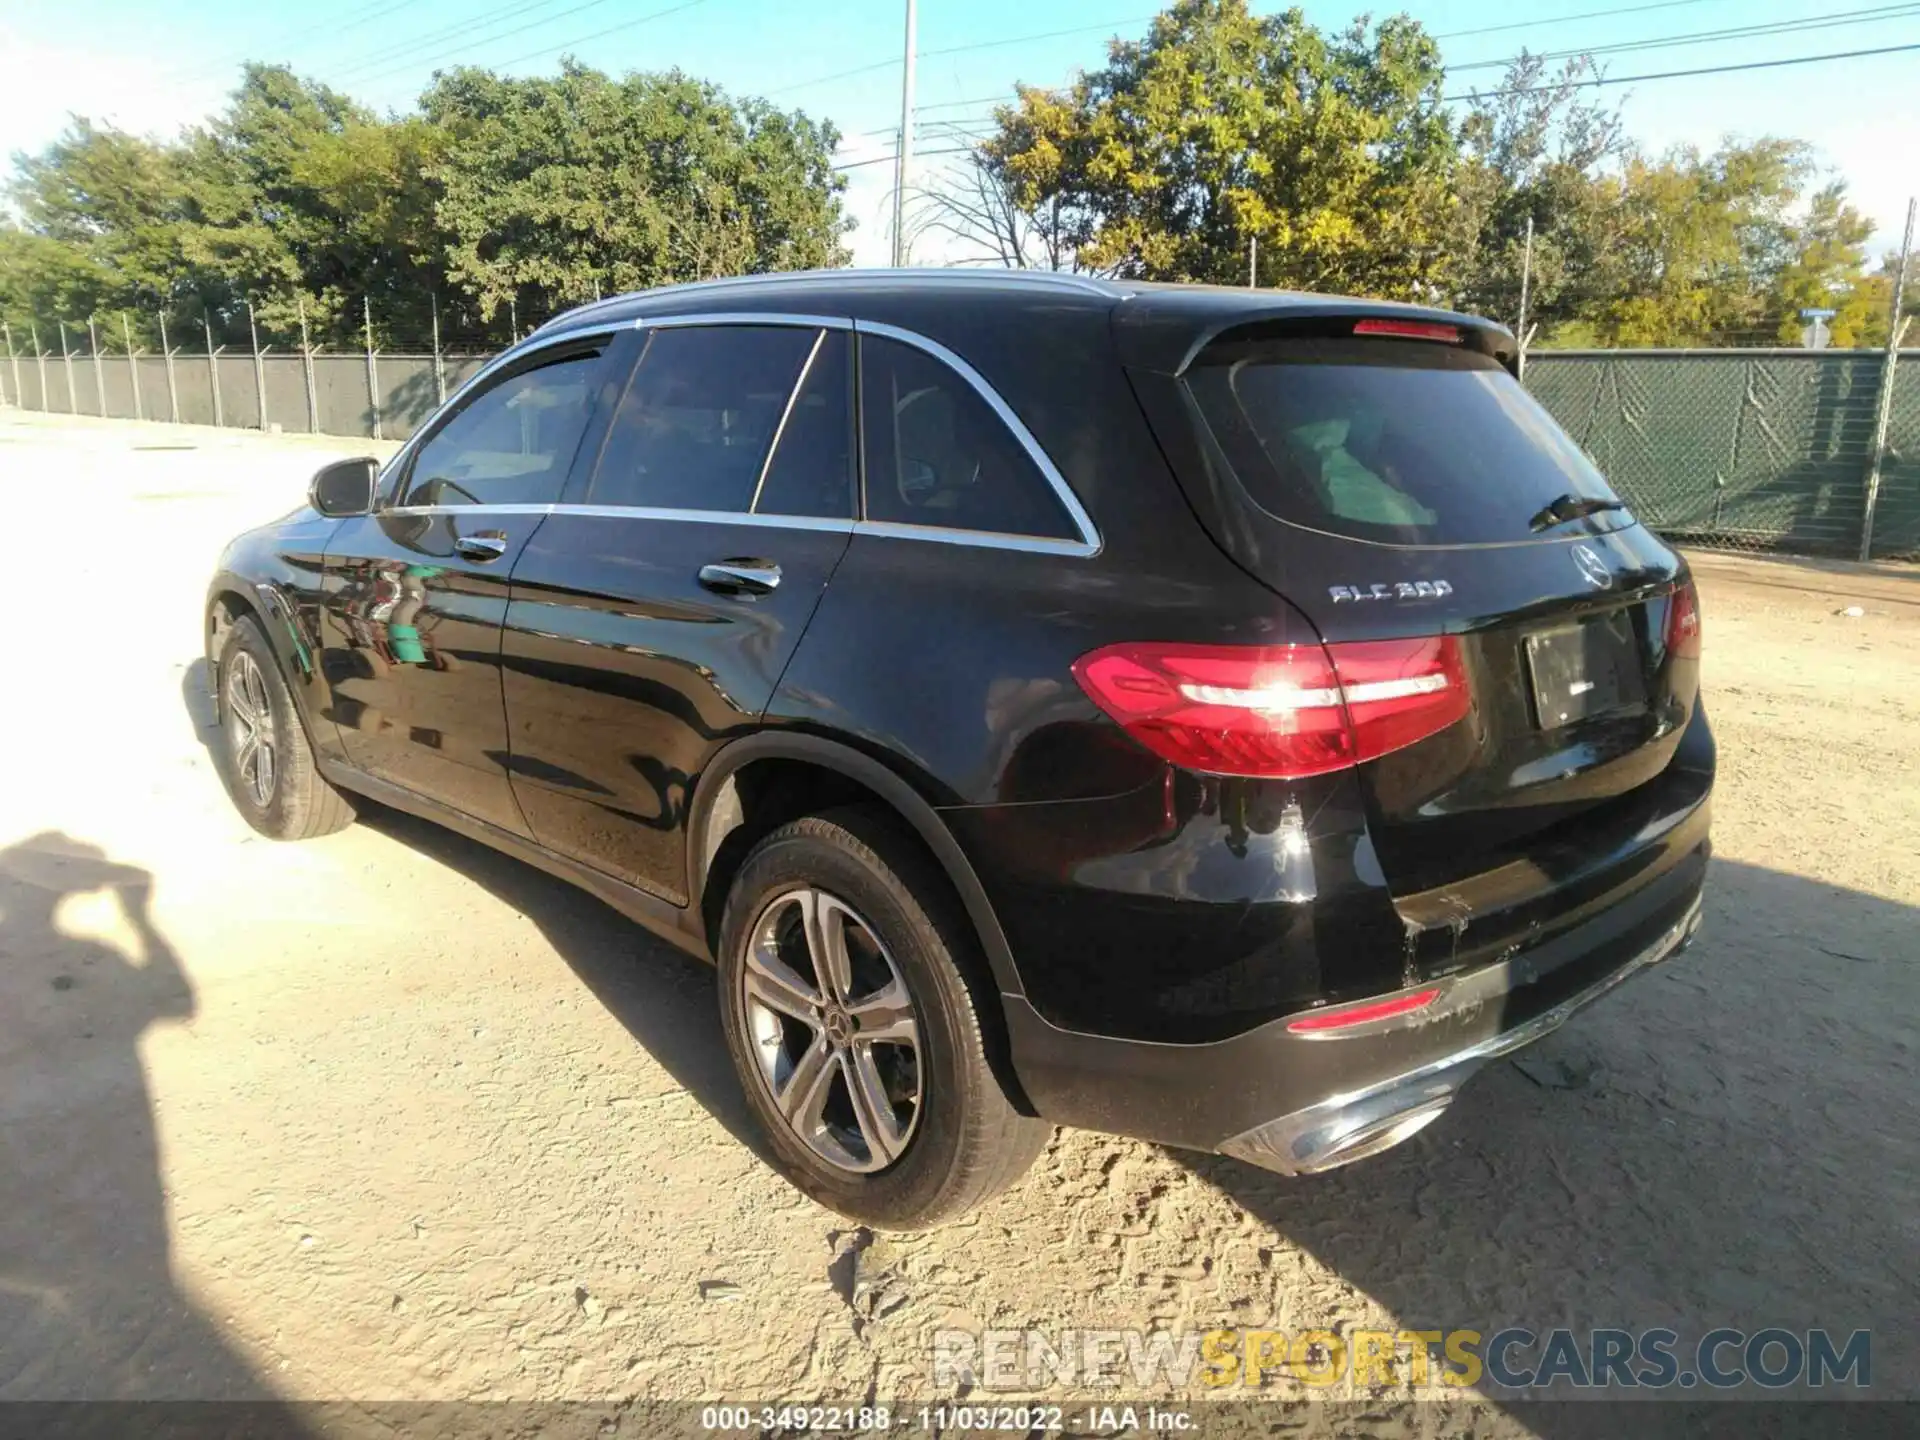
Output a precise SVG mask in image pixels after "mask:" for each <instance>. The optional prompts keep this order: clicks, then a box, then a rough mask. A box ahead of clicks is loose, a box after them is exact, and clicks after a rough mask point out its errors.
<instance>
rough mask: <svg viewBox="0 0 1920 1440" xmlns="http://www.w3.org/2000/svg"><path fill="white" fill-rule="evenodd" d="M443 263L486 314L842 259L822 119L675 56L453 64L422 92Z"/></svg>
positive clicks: (836, 180)
mask: <svg viewBox="0 0 1920 1440" xmlns="http://www.w3.org/2000/svg"><path fill="white" fill-rule="evenodd" d="M422 106H423V108H424V111H425V115H426V118H427V121H428V122H429V123H430V124H431V125H433V126H434V127H435V128H436V129H437V130H438V131H439V132H440V134H441V136H442V144H443V146H444V148H443V150H442V151H441V153H440V155H439V158H438V160H437V161H436V163H435V164H434V165H433V166H432V167H431V169H430V171H429V174H430V178H431V179H432V180H433V182H434V183H435V184H436V185H437V186H438V187H439V192H440V194H439V199H438V202H437V205H436V209H435V214H436V216H437V218H438V221H439V224H440V225H441V227H442V228H443V230H444V231H445V233H446V235H447V237H448V249H447V260H448V268H449V272H450V274H451V276H452V278H453V279H454V281H455V282H456V283H458V284H459V285H461V286H463V287H464V288H465V289H466V290H467V291H468V292H469V293H471V294H472V295H473V296H474V297H475V298H476V299H477V300H478V301H479V303H480V305H481V307H482V310H483V312H484V313H486V314H488V315H491V314H493V313H495V312H496V311H498V310H500V309H502V308H504V307H505V306H506V304H507V303H508V302H509V301H510V300H513V301H518V302H520V303H521V304H522V307H523V309H522V313H523V314H524V313H527V308H528V302H529V300H530V299H531V300H532V301H534V302H535V303H536V304H537V303H542V302H543V303H544V304H545V305H547V306H556V307H557V306H559V305H565V304H574V303H578V302H580V301H584V300H591V299H592V298H593V297H594V296H595V295H596V294H598V293H613V292H617V291H622V290H633V289H640V288H643V287H646V286H650V285H660V284H666V283H670V282H674V281H681V280H694V279H701V278H706V277H711V276H717V275H729V274H739V273H748V272H753V271H764V270H788V269H805V268H812V267H819V266H831V265H839V264H844V263H845V262H846V259H847V252H846V250H845V248H844V245H843V244H842V237H843V236H844V235H845V233H846V231H847V230H848V229H849V228H850V226H849V222H848V221H847V220H846V219H845V217H844V216H843V214H842V213H841V206H840V192H841V190H842V188H843V187H844V181H843V180H842V179H841V178H840V177H839V176H838V175H836V174H835V173H834V172H833V170H832V168H831V157H832V153H833V149H834V146H835V145H836V144H837V143H838V140H839V135H838V132H836V131H835V130H834V128H833V127H832V126H831V125H827V124H820V123H816V122H815V121H812V120H810V119H808V118H807V117H806V116H805V115H803V114H800V113H798V112H786V111H781V110H777V109H774V108H773V107H771V106H767V105H765V104H762V103H760V102H757V101H745V102H735V101H733V100H731V99H729V98H728V97H727V96H726V94H725V93H724V92H723V91H721V90H720V89H718V88H717V87H715V86H712V85H709V84H706V83H705V82H703V81H699V80H695V79H692V78H690V77H688V76H686V75H683V74H680V73H679V72H677V71H673V72H668V73H665V74H658V75H629V76H627V77H626V78H625V79H623V80H613V79H610V78H608V77H607V76H606V75H603V74H601V73H600V72H599V71H597V70H590V69H587V68H586V67H584V66H581V65H578V64H576V63H574V62H573V61H572V60H567V61H565V62H563V65H562V68H561V73H560V74H559V75H558V76H557V77H552V78H536V79H509V78H506V77H503V76H499V75H495V74H493V73H491V72H490V71H486V70H477V69H461V70H455V71H453V72H451V73H449V74H444V75H441V76H439V77H438V78H437V80H436V82H435V84H434V86H433V88H432V89H430V90H429V91H428V92H427V93H426V95H425V96H424V97H423V98H422Z"/></svg>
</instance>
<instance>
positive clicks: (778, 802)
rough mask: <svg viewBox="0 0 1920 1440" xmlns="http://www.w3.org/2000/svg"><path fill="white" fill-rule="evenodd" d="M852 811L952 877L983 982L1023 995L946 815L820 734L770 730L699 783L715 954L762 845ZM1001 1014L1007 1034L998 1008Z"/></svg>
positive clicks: (695, 812)
mask: <svg viewBox="0 0 1920 1440" xmlns="http://www.w3.org/2000/svg"><path fill="white" fill-rule="evenodd" d="M849 805H863V806H867V807H869V808H877V809H881V810H884V811H886V812H888V813H889V814H890V815H891V816H892V817H893V819H894V820H896V821H897V822H899V825H900V828H902V829H903V830H904V831H905V832H906V837H905V838H909V839H913V840H917V841H918V842H919V845H920V847H921V848H922V849H923V850H925V851H926V853H927V854H928V856H929V857H930V858H931V860H932V861H933V863H934V866H935V868H936V869H938V870H939V871H940V872H941V873H942V874H944V875H945V877H946V879H947V882H948V884H949V885H950V886H951V887H952V892H953V898H954V899H955V900H956V901H957V902H958V904H959V907H960V910H961V912H962V914H963V915H964V916H965V918H966V920H967V921H968V922H969V926H970V929H971V930H972V932H973V936H974V938H975V939H976V940H977V941H978V943H979V949H980V953H981V954H982V955H983V956H984V957H985V959H986V963H987V967H988V970H989V972H990V973H989V974H988V975H987V976H984V977H982V978H983V979H986V980H989V981H990V982H991V983H992V985H993V987H994V989H995V990H996V991H998V992H999V993H1000V994H1005V995H1021V994H1024V990H1023V988H1022V986H1021V984H1020V977H1019V972H1018V970H1017V969H1016V968H1015V965H1014V962H1013V954H1012V951H1011V950H1010V949H1009V947H1008V945H1007V938H1006V934H1005V932H1004V931H1002V930H1001V928H1000V922H999V919H998V918H997V917H996V916H995V914H994V912H993V906H992V904H991V903H990V902H989V901H988V899H987V893H986V889H985V887H984V886H982V885H981V883H980V877H979V876H978V875H977V874H975V873H974V869H973V866H972V864H971V863H970V862H969V861H968V860H967V857H966V855H965V853H964V852H963V851H962V850H961V849H960V845H959V843H958V842H957V841H956V840H955V839H954V838H953V834H952V832H951V831H950V830H948V829H947V827H946V825H945V823H944V822H943V821H942V820H941V819H940V816H939V812H937V811H936V810H935V809H934V808H933V806H932V805H931V804H930V803H928V801H927V800H926V798H925V797H924V796H922V795H921V794H920V793H919V792H918V791H917V790H915V789H914V788H913V786H912V785H910V784H909V783H908V782H907V781H906V780H904V779H902V778H901V777H900V776H899V775H897V774H896V773H894V772H893V771H892V770H889V769H888V768H887V767H886V766H885V765H883V764H881V763H880V762H879V761H877V760H875V759H873V758H872V757H871V756H868V755H865V754H862V753H861V752H860V751H858V750H855V749H853V748H852V747H851V746H847V745H843V744H840V743H839V742H837V741H833V740H829V739H826V738H824V737H822V736H817V735H786V734H781V733H779V732H777V731H763V732H761V733H760V734H757V735H750V736H747V737H746V738H744V739H741V740H736V741H734V742H733V743H732V744H731V745H728V746H727V747H726V749H724V750H722V751H721V752H720V754H719V755H718V756H717V757H716V758H715V759H714V761H713V763H711V764H710V765H709V766H708V767H707V769H706V772H705V773H704V774H703V775H702V776H701V778H700V783H699V785H698V786H697V787H696V789H695V792H694V799H693V804H692V806H691V807H690V809H689V812H688V823H687V839H688V844H687V856H688V868H689V875H688V891H687V893H688V895H689V896H690V897H691V898H692V907H691V910H690V912H689V917H688V918H689V921H690V922H691V923H692V924H694V925H697V926H699V927H700V933H701V936H702V938H703V939H704V940H705V941H706V942H707V945H708V949H709V953H716V954H717V951H716V949H715V947H716V946H717V944H718V936H719V919H720V915H721V912H722V911H723V910H724V909H725V907H726V897H727V889H728V887H729V886H730V885H731V883H732V879H733V875H734V874H735V873H736V872H737V870H738V868H739V866H740V863H741V861H742V860H744V859H745V857H746V853H747V852H748V851H749V850H751V849H752V848H753V846H754V844H755V843H756V842H757V841H758V840H759V839H760V838H761V836H763V835H766V834H769V833H771V832H772V831H773V830H775V829H778V828H779V827H780V826H781V825H784V824H786V823H787V822H788V821H790V820H794V819H797V818H799V817H800V816H801V815H807V814H820V813H822V812H824V811H827V810H832V809H837V808H842V807H845V806H849ZM992 1008H993V1010H994V1012H995V1015H994V1018H995V1021H996V1027H997V1028H998V1026H999V1022H1000V1021H1001V1016H1000V1014H999V1011H1000V1008H1001V1007H1000V1006H999V1004H998V1003H997V1000H996V1003H995V1004H994V1006H993V1007H992ZM995 1040H996V1043H995V1045H994V1049H995V1051H997V1052H998V1053H997V1055H996V1057H995V1061H996V1063H995V1068H996V1070H998V1071H999V1072H1000V1075H1001V1079H1002V1082H1003V1083H1005V1084H1007V1085H1008V1086H1009V1093H1010V1094H1016V1095H1017V1094H1018V1093H1019V1092H1018V1086H1017V1082H1015V1081H1014V1078H1013V1072H1012V1066H1011V1064H1010V1063H1004V1062H1005V1061H1006V1055H1007V1051H1006V1049H1005V1035H1004V1033H1002V1034H1001V1035H999V1036H997V1037H995ZM1016 1103H1024V1102H1022V1101H1017V1102H1016Z"/></svg>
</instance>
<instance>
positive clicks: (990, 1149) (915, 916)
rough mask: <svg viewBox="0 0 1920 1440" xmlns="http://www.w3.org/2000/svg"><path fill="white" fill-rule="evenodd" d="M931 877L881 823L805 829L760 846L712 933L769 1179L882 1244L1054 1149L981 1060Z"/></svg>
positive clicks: (817, 819) (862, 815) (965, 986)
mask: <svg viewBox="0 0 1920 1440" xmlns="http://www.w3.org/2000/svg"><path fill="white" fill-rule="evenodd" d="M941 878H942V877H939V876H938V875H937V874H936V873H935V872H934V870H933V867H932V866H931V864H930V863H929V862H928V861H927V860H926V859H925V857H924V856H923V855H921V854H920V853H919V852H918V850H917V848H916V847H914V846H913V845H912V844H911V842H909V841H908V840H907V839H906V837H905V836H904V835H902V834H901V833H900V832H899V830H898V828H897V827H896V826H894V825H892V824H891V823H890V822H889V821H888V820H887V819H886V818H885V817H882V816H879V815H876V814H874V813H872V812H869V811H866V810H862V809H853V810H841V811H835V812H833V813H831V814H827V815H816V816H808V817H806V818H804V819H800V820H796V821H793V822H792V823H791V824H788V825H784V826H782V827H781V828H780V829H778V830H775V831H774V832H773V833H772V834H770V835H768V836H767V837H766V838H765V839H763V840H762V841H761V842H760V843H759V844H758V845H756V846H755V847H754V849H753V850H752V852H751V853H750V854H749V855H748V856H747V858H746V861H745V862H744V863H743V864H742V865H741V867H740V873H739V874H738V875H737V876H736V877H735V879H734V882H733V886H732V889H731V890H730V891H729V893H728V897H727V906H726V913H725V916H724V918H723V920H722V923H721V951H720V982H721V983H720V994H721V1012H722V1014H721V1019H722V1024H723V1025H724V1027H725V1030H726V1036H727V1047H728V1049H729V1051H730V1052H731V1053H732V1056H733V1062H734V1068H735V1069H736V1070H737V1071H738V1072H739V1075H740V1081H741V1084H742V1085H743V1086H744V1087H745V1089H746V1093H747V1099H748V1102H749V1104H750V1105H751V1106H752V1108H753V1110H754V1113H755V1115H756V1116H757V1117H758V1119H759V1121H760V1124H761V1127H762V1128H763V1129H764V1130H765V1132H766V1135H767V1140H768V1145H769V1147H770V1149H771V1150H772V1153H773V1158H774V1161H775V1164H776V1166H777V1167H778V1168H779V1170H780V1172H781V1173H782V1174H783V1175H784V1176H786V1178H787V1179H788V1180H789V1181H791V1182H792V1183H793V1184H794V1185H795V1186H797V1187H798V1188H799V1189H800V1190H802V1191H804V1192H805V1193H806V1194H808V1195H810V1196H812V1197H813V1198H814V1199H815V1200H818V1201H819V1202H820V1203H821V1204H823V1205H826V1206H828V1207H829V1208H831V1209H834V1210H837V1211H839V1212H840V1213H841V1214H843V1215H847V1216H850V1217H851V1218H853V1219H856V1220H863V1221H866V1222H868V1223H870V1224H874V1225H878V1226H881V1227H883V1228H886V1229H890V1230H917V1229H924V1228H928V1227H931V1226H933V1225H937V1224H939V1223H941V1222H943V1221H946V1220H950V1219H953V1218H955V1217H956V1216H958V1215H960V1214H962V1213H964V1212H965V1211H967V1210H970V1209H972V1208H973V1207H974V1206H975V1205H978V1204H979V1203H980V1202H982V1201H983V1200H985V1199H987V1198H988V1197H990V1196H992V1195H994V1194H997V1193H998V1192H999V1191H1001V1190H1003V1189H1005V1188H1006V1187H1007V1186H1008V1185H1010V1184H1012V1183H1013V1181H1015V1180H1017V1179H1018V1178H1019V1177H1020V1176H1021V1175H1022V1174H1023V1173H1024V1172H1025V1171H1026V1169H1027V1168H1028V1166H1030V1165H1031V1164H1032V1163H1033V1160H1034V1157H1035V1156H1037V1155H1038V1154H1039V1153H1040V1151H1041V1150H1042V1149H1043V1148H1044V1147H1045V1145H1046V1142H1047V1138H1048V1136H1049V1135H1050V1134H1051V1133H1052V1130H1051V1127H1050V1126H1048V1125H1047V1124H1045V1123H1044V1122H1042V1121H1039V1120H1035V1119H1031V1118H1029V1117H1027V1116H1025V1115H1022V1114H1020V1113H1019V1111H1017V1110H1016V1109H1015V1108H1014V1107H1013V1105H1012V1104H1011V1103H1010V1102H1009V1101H1008V1099H1007V1096H1006V1093H1005V1091H1004V1090H1003V1089H1002V1088H1001V1086H1000V1083H999V1081H998V1080H997V1079H996V1078H995V1077H994V1074H993V1071H992V1068H991V1067H990V1066H989V1064H988V1062H987V1056H986V1047H987V1042H986V1038H985V1032H984V1029H983V1017H982V1013H981V1009H980V1008H979V1007H980V1005H981V1003H982V1001H981V999H979V998H977V996H976V992H975V987H974V986H972V985H970V984H969V983H968V979H967V975H966V972H965V971H964V970H963V968H962V958H963V957H965V956H966V955H967V954H968V952H967V951H966V950H964V949H962V948H961V947H963V946H965V945H967V944H968V943H970V939H971V937H970V935H968V933H967V932H966V931H965V929H964V926H963V922H961V921H960V920H959V919H958V917H957V916H955V915H953V914H952V913H951V912H952V910H953V909H954V907H953V905H952V904H951V902H950V897H948V895H947V894H946V892H945V890H944V887H943V886H942V885H941ZM988 1003H990V1002H988Z"/></svg>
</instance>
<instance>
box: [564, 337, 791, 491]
mask: <svg viewBox="0 0 1920 1440" xmlns="http://www.w3.org/2000/svg"><path fill="white" fill-rule="evenodd" d="M818 334H819V332H818V331H815V330H807V329H801V328H799V327H793V326H772V325H713V326H680V327H672V328H667V329H661V330H656V331H654V332H653V334H652V335H651V336H649V337H648V340H647V348H646V349H645V350H644V351H643V352H642V353H641V356H640V360H639V363H638V364H637V365H635V366H634V370H633V376H632V378H631V379H630V380H629V381H628V382H627V393H626V394H625V395H624V396H622V397H621V400H620V408H619V409H618V410H616V411H615V412H614V416H613V424H612V426H611V428H610V429H609V430H608V432H607V441H606V445H605V446H604V447H603V448H602V450H601V452H600V463H599V465H598V466H597V467H595V469H594V474H593V483H592V484H591V485H590V486H589V487H588V489H587V497H586V498H587V503H588V504H590V505H631V506H639V507H644V508H653V509H666V510H726V511H745V510H748V509H750V508H751V507H752V505H753V499H754V491H755V489H756V488H757V487H758V485H759V483H760V476H761V473H762V471H763V470H764V469H765V467H766V463H767V455H768V451H769V450H770V449H771V448H772V445H773V441H774V436H775V432H776V431H778V430H779V428H780V420H781V417H782V416H783V415H785V414H786V413H787V401H788V399H789V397H791V396H792V395H793V391H794V383H795V382H796V381H797V380H799V378H800V370H801V367H802V366H803V365H804V364H806V362H807V359H808V357H809V356H810V355H812V354H813V351H814V342H815V340H816V338H817V337H818ZM783 448H784V447H783ZM803 513H804V512H803Z"/></svg>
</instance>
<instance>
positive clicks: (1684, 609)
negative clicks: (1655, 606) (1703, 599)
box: [1667, 580, 1700, 660]
mask: <svg viewBox="0 0 1920 1440" xmlns="http://www.w3.org/2000/svg"><path fill="white" fill-rule="evenodd" d="M1667 653H1668V654H1669V655H1682V656H1685V657H1686V658H1687V659H1689V660H1698V659H1699V658H1700V595H1699V592H1698V591H1696V590H1695V589H1694V588H1693V582H1692V581H1691V580H1686V581H1682V582H1681V584H1680V585H1679V587H1678V588H1676V589H1675V590H1674V592H1673V598H1672V599H1671V600H1669V601H1668V602H1667Z"/></svg>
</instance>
